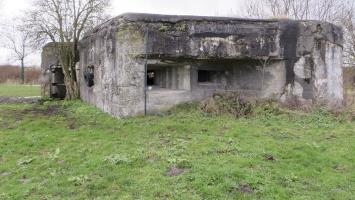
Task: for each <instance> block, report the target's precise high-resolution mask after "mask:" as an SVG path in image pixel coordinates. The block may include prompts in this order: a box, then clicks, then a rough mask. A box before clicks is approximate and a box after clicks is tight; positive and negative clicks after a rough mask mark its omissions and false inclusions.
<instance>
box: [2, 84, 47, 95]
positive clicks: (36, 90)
mask: <svg viewBox="0 0 355 200" xmlns="http://www.w3.org/2000/svg"><path fill="white" fill-rule="evenodd" d="M40 89H41V88H40V86H37V85H2V84H0V97H31V96H41V91H40Z"/></svg>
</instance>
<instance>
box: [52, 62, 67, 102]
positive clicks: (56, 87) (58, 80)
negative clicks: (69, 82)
mask: <svg viewBox="0 0 355 200" xmlns="http://www.w3.org/2000/svg"><path fill="white" fill-rule="evenodd" d="M50 70H51V72H52V76H51V88H50V97H51V98H55V99H64V98H65V95H66V92H67V90H66V87H65V84H64V74H63V70H62V67H61V66H60V65H51V66H50Z"/></svg>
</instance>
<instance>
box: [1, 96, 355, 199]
mask: <svg viewBox="0 0 355 200" xmlns="http://www.w3.org/2000/svg"><path fill="white" fill-rule="evenodd" d="M354 130H355V122H354V121H352V122H351V121H349V118H348V117H346V115H345V114H343V115H342V114H340V115H338V116H337V117H336V116H334V115H333V114H330V113H328V112H325V111H314V112H313V113H309V114H305V113H299V112H291V111H282V110H278V109H275V108H272V107H262V108H259V110H258V112H257V115H254V116H251V117H249V118H248V119H246V118H240V119H235V118H232V117H229V116H213V115H207V114H204V113H202V112H201V111H199V109H198V108H197V107H196V106H193V105H190V106H189V105H185V106H180V107H179V108H176V109H174V110H172V111H171V112H169V113H166V114H161V115H159V116H158V115H157V116H148V117H134V118H128V119H122V120H118V119H115V118H112V117H110V116H108V115H106V114H104V113H101V112H100V111H98V110H97V109H95V108H92V107H90V106H87V105H85V104H83V103H81V102H50V103H48V102H45V103H44V105H0V138H1V140H0V199H312V200H314V199H337V200H338V199H344V200H345V199H346V200H349V199H353V198H354V196H355V173H354V172H355V154H354V152H355V145H354V144H355V131H354Z"/></svg>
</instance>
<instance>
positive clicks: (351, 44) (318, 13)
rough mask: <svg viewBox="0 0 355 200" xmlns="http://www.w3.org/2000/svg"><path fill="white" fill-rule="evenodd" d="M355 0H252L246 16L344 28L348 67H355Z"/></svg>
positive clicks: (248, 5)
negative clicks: (333, 25) (318, 21)
mask: <svg viewBox="0 0 355 200" xmlns="http://www.w3.org/2000/svg"><path fill="white" fill-rule="evenodd" d="M354 4H355V3H354V2H353V0H321V1H320V0H249V1H247V2H246V3H245V7H246V10H247V13H246V15H247V16H249V17H257V18H290V19H296V20H321V21H329V22H332V23H335V24H337V25H339V26H342V27H343V28H344V35H345V45H344V53H345V55H344V56H345V59H344V60H345V63H344V64H345V65H346V66H355V60H354V58H355V32H354V25H355V24H354V22H355V19H354V17H355V14H354V13H355V6H354Z"/></svg>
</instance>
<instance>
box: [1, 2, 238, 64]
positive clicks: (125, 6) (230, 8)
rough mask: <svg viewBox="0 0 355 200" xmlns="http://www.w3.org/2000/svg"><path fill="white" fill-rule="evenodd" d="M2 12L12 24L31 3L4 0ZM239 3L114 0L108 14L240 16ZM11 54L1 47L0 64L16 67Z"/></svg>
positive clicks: (35, 61) (34, 61)
mask: <svg viewBox="0 0 355 200" xmlns="http://www.w3.org/2000/svg"><path fill="white" fill-rule="evenodd" d="M3 1H4V2H3V4H2V5H1V6H2V9H1V10H0V24H2V25H3V26H5V27H6V26H7V25H9V23H8V21H9V19H11V18H12V17H17V16H21V14H23V11H24V10H26V8H28V7H29V6H30V3H31V0H3ZM238 5H239V0H112V7H111V8H110V9H109V11H108V12H109V13H110V14H111V15H112V16H113V17H114V16H117V15H120V14H122V13H125V12H141V13H157V14H176V15H206V16H215V15H220V16H226V15H232V14H234V15H237V14H238V13H237V10H238ZM11 57H12V56H11V53H10V52H9V51H8V50H6V49H4V48H0V64H8V63H10V64H17V63H16V62H15V61H14V60H13V59H12V58H11ZM27 64H28V65H40V53H36V54H33V55H32V56H30V57H29V58H28V59H27Z"/></svg>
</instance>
